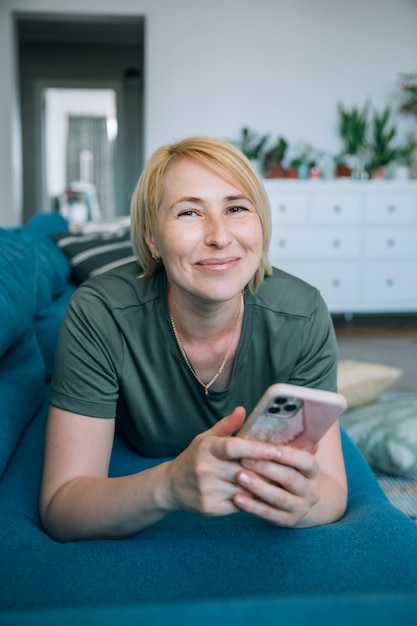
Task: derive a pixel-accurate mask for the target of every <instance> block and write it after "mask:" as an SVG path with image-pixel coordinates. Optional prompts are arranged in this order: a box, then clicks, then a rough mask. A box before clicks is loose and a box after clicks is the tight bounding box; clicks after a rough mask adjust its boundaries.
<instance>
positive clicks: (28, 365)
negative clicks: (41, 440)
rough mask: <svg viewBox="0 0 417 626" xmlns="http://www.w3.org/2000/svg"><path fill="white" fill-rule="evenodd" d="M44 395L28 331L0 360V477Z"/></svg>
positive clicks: (36, 351) (36, 353) (39, 364)
mask: <svg viewBox="0 0 417 626" xmlns="http://www.w3.org/2000/svg"><path fill="white" fill-rule="evenodd" d="M46 395H47V386H46V383H45V363H44V360H43V356H42V352H41V350H40V347H39V344H38V341H37V338H36V335H35V331H34V329H33V328H28V330H27V331H26V333H24V334H23V335H22V336H21V337H20V339H19V340H17V341H16V342H15V343H14V344H13V345H12V346H11V347H10V348H9V349H8V350H7V351H6V352H5V354H3V355H2V356H1V358H0V476H1V475H2V473H3V471H4V469H5V467H6V465H7V463H8V461H9V459H10V457H11V455H12V454H13V452H14V449H15V447H16V445H17V443H18V442H19V439H20V437H21V435H22V433H23V431H24V430H25V428H26V427H27V425H28V424H29V422H30V421H31V420H32V418H33V417H34V416H35V414H36V413H37V411H38V410H39V407H40V406H41V405H42V403H43V402H44V401H45V398H46Z"/></svg>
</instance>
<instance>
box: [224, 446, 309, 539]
mask: <svg viewBox="0 0 417 626" xmlns="http://www.w3.org/2000/svg"><path fill="white" fill-rule="evenodd" d="M241 465H242V467H243V469H241V470H240V471H239V472H238V473H237V475H236V482H237V483H238V484H239V485H241V486H242V488H244V489H245V490H246V494H245V493H238V494H236V495H235V496H234V498H233V501H234V503H235V504H236V505H237V506H239V507H240V508H241V509H242V510H244V511H246V512H248V513H252V514H253V515H257V516H258V517H262V518H263V519H265V520H267V521H269V522H272V523H274V524H276V525H279V526H290V527H291V526H296V525H300V520H302V519H303V518H304V517H305V516H307V515H308V513H309V511H310V510H311V508H312V507H313V506H314V505H315V504H316V503H317V502H318V500H319V496H320V490H319V486H320V485H319V466H318V463H317V461H316V459H315V457H314V455H312V454H309V453H306V452H303V451H299V450H286V449H285V450H283V455H282V460H280V462H279V463H276V462H271V461H265V460H253V459H245V460H243V461H242V463H241ZM248 494H249V495H248Z"/></svg>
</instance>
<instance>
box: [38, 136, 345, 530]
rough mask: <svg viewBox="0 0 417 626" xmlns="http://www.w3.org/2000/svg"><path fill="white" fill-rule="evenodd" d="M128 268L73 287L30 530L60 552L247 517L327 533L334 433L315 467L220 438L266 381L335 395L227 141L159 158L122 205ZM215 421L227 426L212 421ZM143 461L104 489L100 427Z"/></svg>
mask: <svg viewBox="0 0 417 626" xmlns="http://www.w3.org/2000/svg"><path fill="white" fill-rule="evenodd" d="M131 215H132V239H133V244H134V248H135V251H136V254H137V257H138V260H139V263H140V265H141V267H142V268H143V272H142V274H141V276H138V272H139V270H138V266H137V264H135V263H130V264H128V265H125V266H122V267H121V268H119V269H116V270H113V271H111V272H109V273H107V274H104V275H102V276H100V277H96V278H94V279H92V280H90V281H87V283H84V285H82V286H81V287H80V288H79V289H78V290H77V292H76V294H75V296H74V297H73V299H72V302H71V304H70V306H69V308H68V311H67V314H66V317H65V321H64V324H63V329H62V332H61V337H60V341H59V346H58V351H57V357H56V365H55V371H54V378H53V383H52V386H51V397H50V403H51V406H50V412H49V418H48V428H47V439H46V454H45V467H44V477H43V484H42V492H41V504H40V507H41V516H42V520H43V523H44V526H45V529H46V530H47V531H48V532H49V533H50V535H51V536H52V537H53V538H55V539H57V540H60V541H66V540H76V539H83V538H98V537H109V538H110V537H114V538H116V537H123V536H127V535H130V534H133V533H136V532H138V531H139V530H141V529H142V528H144V527H146V526H148V525H150V524H152V523H154V522H156V521H158V520H159V519H161V518H162V517H163V516H165V515H167V514H169V513H170V512H171V511H174V510H178V509H182V510H186V511H190V512H195V513H200V514H203V515H229V514H231V513H235V512H237V511H240V510H242V511H246V512H248V513H252V514H253V515H256V516H259V517H260V518H263V519H265V520H267V521H269V522H270V523H272V524H275V525H277V526H289V527H306V526H313V525H317V524H324V523H329V522H332V521H334V520H336V519H338V518H340V517H341V516H342V515H343V513H344V510H345V506H346V478H345V471H344V464H343V457H342V452H341V444H340V438H339V429H338V426H337V425H335V426H333V427H332V428H331V429H330V430H329V431H328V433H327V434H326V435H325V436H324V438H323V439H322V440H321V442H320V444H319V446H318V449H317V451H316V453H315V454H313V453H309V452H305V451H300V450H295V449H292V448H291V447H281V448H279V447H276V446H273V445H270V444H266V443H263V442H259V441H250V440H247V439H243V438H238V437H231V435H232V434H233V433H235V432H236V431H237V430H238V429H239V428H240V427H241V426H242V424H243V422H244V418H245V414H246V412H249V411H250V410H252V408H253V407H254V406H255V404H256V402H257V400H258V399H259V397H260V396H261V395H262V393H263V392H264V391H265V389H266V387H268V386H269V385H270V384H272V383H273V382H288V383H292V384H298V385H305V386H310V387H318V388H322V389H329V390H334V389H335V385H336V347H335V338H334V333H333V329H332V325H331V321H330V318H329V315H328V313H327V310H326V307H325V305H324V303H323V301H322V299H321V297H320V295H319V294H318V292H317V291H316V290H315V289H314V288H312V287H310V286H308V285H306V284H305V283H303V282H302V281H299V280H298V279H296V278H294V277H291V276H289V275H287V274H285V273H283V272H280V271H278V270H272V269H271V266H270V264H269V261H268V257H267V251H268V244H269V236H270V215H269V206H268V200H267V198H266V195H265V192H264V190H263V187H262V184H261V183H260V181H259V180H258V178H257V177H256V175H255V174H254V172H253V171H252V169H251V166H250V164H249V163H248V161H247V160H246V158H245V157H244V156H243V155H242V154H241V153H240V152H239V151H238V150H237V149H235V148H234V147H233V146H231V145H230V144H228V143H227V142H224V141H221V140H217V139H212V138H207V137H190V138H188V139H184V140H182V141H180V142H178V143H176V144H172V145H168V146H164V147H162V148H160V149H158V150H157V151H156V152H155V153H154V154H153V155H152V156H151V158H150V160H149V162H148V164H147V166H146V167H145V170H144V171H143V173H142V175H141V177H140V179H139V182H138V185H137V188H136V190H135V193H134V196H133V199H132V211H131ZM224 416H226V417H224ZM116 418H117V425H118V427H119V429H120V430H121V431H122V432H123V433H124V435H125V436H126V437H127V438H128V439H129V441H130V442H131V444H132V445H133V446H135V448H136V449H137V450H138V451H139V452H140V453H141V454H143V455H146V456H154V457H171V456H172V457H174V458H173V459H172V460H170V461H167V462H164V463H162V464H160V465H158V466H157V467H155V468H152V469H148V470H146V471H143V472H140V473H138V474H134V475H131V476H126V477H120V478H109V477H108V467H109V460H110V455H111V449H112V443H113V437H114V433H115V422H116Z"/></svg>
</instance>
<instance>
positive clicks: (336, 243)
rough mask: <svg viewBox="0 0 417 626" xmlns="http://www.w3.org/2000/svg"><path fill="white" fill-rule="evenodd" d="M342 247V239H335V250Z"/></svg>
mask: <svg viewBox="0 0 417 626" xmlns="http://www.w3.org/2000/svg"><path fill="white" fill-rule="evenodd" d="M341 245H342V243H341V241H340V239H335V240H334V241H333V248H340V246H341Z"/></svg>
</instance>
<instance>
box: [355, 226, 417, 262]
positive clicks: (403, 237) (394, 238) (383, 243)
mask: <svg viewBox="0 0 417 626" xmlns="http://www.w3.org/2000/svg"><path fill="white" fill-rule="evenodd" d="M365 256H366V257H367V258H376V257H383V258H387V259H389V258H393V259H394V258H402V257H406V256H407V257H410V258H417V228H377V227H375V228H372V229H368V230H367V232H366V234H365Z"/></svg>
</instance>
